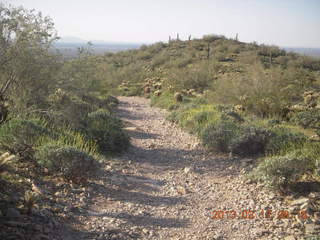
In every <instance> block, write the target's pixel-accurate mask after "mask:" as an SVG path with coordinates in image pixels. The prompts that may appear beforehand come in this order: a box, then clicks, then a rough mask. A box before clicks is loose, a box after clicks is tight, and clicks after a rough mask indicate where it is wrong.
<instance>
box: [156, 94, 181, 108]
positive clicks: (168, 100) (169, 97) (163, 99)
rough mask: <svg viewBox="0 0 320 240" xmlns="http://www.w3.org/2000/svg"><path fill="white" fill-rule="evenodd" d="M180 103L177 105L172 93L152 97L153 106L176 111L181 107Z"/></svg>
mask: <svg viewBox="0 0 320 240" xmlns="http://www.w3.org/2000/svg"><path fill="white" fill-rule="evenodd" d="M179 104H180V103H177V102H176V101H175V99H174V96H173V94H172V93H168V92H165V93H163V94H161V96H159V97H157V96H152V97H151V106H156V107H160V108H165V109H169V110H174V109H177V108H178V107H179Z"/></svg>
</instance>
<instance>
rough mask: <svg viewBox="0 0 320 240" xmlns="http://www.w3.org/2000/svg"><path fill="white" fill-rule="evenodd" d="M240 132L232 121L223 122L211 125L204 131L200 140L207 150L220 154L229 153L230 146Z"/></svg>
mask: <svg viewBox="0 0 320 240" xmlns="http://www.w3.org/2000/svg"><path fill="white" fill-rule="evenodd" d="M239 131H240V127H239V126H238V125H237V124H235V123H233V122H230V121H222V122H219V123H217V124H214V123H210V124H208V126H207V127H206V128H205V129H203V131H202V133H201V134H200V138H201V140H202V142H203V144H204V146H206V147H207V148H209V149H211V150H214V151H218V152H224V153H227V152H229V146H230V143H231V141H232V139H234V138H235V137H236V136H237V135H238V134H239Z"/></svg>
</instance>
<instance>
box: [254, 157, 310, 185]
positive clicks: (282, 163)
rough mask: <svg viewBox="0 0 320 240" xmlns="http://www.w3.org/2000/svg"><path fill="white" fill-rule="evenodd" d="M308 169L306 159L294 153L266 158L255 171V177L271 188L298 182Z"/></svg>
mask: <svg viewBox="0 0 320 240" xmlns="http://www.w3.org/2000/svg"><path fill="white" fill-rule="evenodd" d="M309 167H310V164H309V161H308V159H307V158H304V157H302V156H299V155H298V156H297V154H296V153H295V152H291V153H288V154H287V155H284V156H272V157H267V158H266V159H264V160H263V162H262V163H260V165H259V166H258V167H257V169H256V170H255V173H254V175H255V177H256V178H257V179H259V180H262V181H264V182H266V183H267V184H268V185H270V186H273V187H281V186H286V185H288V184H290V183H294V182H296V181H298V180H299V179H300V178H301V177H302V175H303V174H305V173H306V172H307V171H308V169H309Z"/></svg>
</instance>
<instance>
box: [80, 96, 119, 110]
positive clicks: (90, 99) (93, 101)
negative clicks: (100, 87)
mask: <svg viewBox="0 0 320 240" xmlns="http://www.w3.org/2000/svg"><path fill="white" fill-rule="evenodd" d="M81 99H82V100H83V101H85V102H87V103H89V104H90V105H92V106H95V107H96V108H104V109H112V108H114V107H115V106H117V105H118V104H119V100H118V99H117V98H116V97H114V96H111V95H107V96H103V97H100V96H96V95H94V94H85V95H83V96H82V97H81Z"/></svg>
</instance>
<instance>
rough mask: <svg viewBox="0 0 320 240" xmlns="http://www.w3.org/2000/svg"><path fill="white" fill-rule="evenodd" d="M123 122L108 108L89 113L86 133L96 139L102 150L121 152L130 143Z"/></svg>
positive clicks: (90, 137)
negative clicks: (107, 109)
mask: <svg viewBox="0 0 320 240" xmlns="http://www.w3.org/2000/svg"><path fill="white" fill-rule="evenodd" d="M122 128H123V123H122V121H121V120H120V119H118V118H116V117H115V116H113V115H112V114H110V113H109V112H108V111H106V110H102V109H100V110H97V111H95V112H92V113H90V114H89V115H88V118H87V123H86V134H87V136H88V138H89V139H92V140H94V141H95V142H96V143H97V145H98V147H99V150H100V151H102V152H109V153H111V152H121V151H123V150H125V149H126V148H127V147H128V145H129V137H128V136H127V135H126V134H125V133H124V131H123V130H122Z"/></svg>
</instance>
